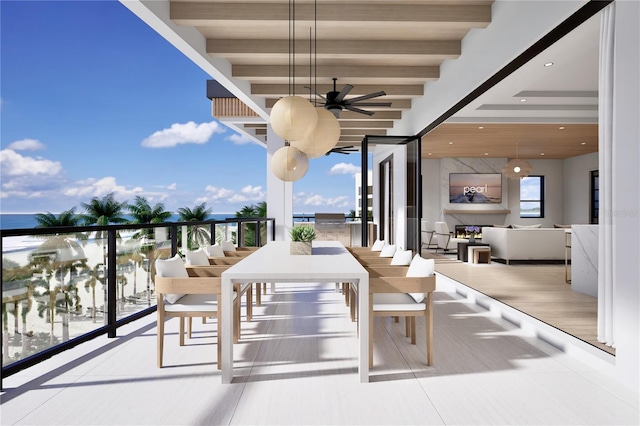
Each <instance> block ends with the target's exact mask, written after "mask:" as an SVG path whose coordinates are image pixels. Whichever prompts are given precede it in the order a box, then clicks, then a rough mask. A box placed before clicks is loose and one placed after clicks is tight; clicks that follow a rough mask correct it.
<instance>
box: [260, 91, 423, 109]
mask: <svg viewBox="0 0 640 426" xmlns="http://www.w3.org/2000/svg"><path fill="white" fill-rule="evenodd" d="M308 92H309V91H308V90H307V93H308ZM278 99H279V98H267V100H266V103H265V104H266V107H267V108H273V104H275V103H276V102H277V101H278ZM378 99H379V101H380V102H391V106H390V107H367V108H366V109H367V110H369V111H387V112H388V111H398V110H403V109H410V108H411V99H389V98H387V97H386V96H382V97H380V98H378ZM371 102H374V100H373V99H372V100H371ZM376 102H377V101H376ZM353 114H356V113H353Z"/></svg>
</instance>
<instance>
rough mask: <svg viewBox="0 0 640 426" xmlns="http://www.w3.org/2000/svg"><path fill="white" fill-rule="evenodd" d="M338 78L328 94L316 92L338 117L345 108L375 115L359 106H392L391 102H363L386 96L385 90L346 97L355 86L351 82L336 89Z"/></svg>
mask: <svg viewBox="0 0 640 426" xmlns="http://www.w3.org/2000/svg"><path fill="white" fill-rule="evenodd" d="M337 80H338V79H337V78H336V77H334V78H333V90H332V91H331V92H328V93H327V96H326V97H325V96H322V95H321V94H319V93H316V95H318V96H319V97H320V98H322V99H323V100H324V104H321V105H323V106H324V108H325V109H327V110H329V111H331V112H332V113H333V115H335V116H336V118H339V115H340V111H342V110H343V109H347V110H349V111H353V112H358V113H360V114H366V115H373V112H372V111H366V110H364V109H361V108H358V107H378V106H382V107H390V106H391V102H364V103H363V102H362V101H366V100H368V99H371V98H377V97H379V96H385V95H386V93H385V92H384V91H382V90H381V91H379V92H375V93H369V94H368V95H362V96H358V97H356V98H350V99H345V96H347V95H348V94H349V92H350V91H351V89H353V86H352V85H350V84H345V86H344V87H343V88H342V90H341V91H339V92H338V90H337V89H336V81H337ZM305 88H306V89H309V90H312V89H311V87H309V86H305Z"/></svg>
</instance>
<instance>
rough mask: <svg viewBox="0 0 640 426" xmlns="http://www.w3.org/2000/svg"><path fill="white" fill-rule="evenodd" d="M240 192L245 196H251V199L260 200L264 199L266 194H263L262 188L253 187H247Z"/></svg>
mask: <svg viewBox="0 0 640 426" xmlns="http://www.w3.org/2000/svg"><path fill="white" fill-rule="evenodd" d="M240 192H242V193H243V194H245V195H247V196H249V197H259V198H264V197H265V195H266V194H265V193H264V192H262V187H261V186H253V185H247V186H245V187H244V188H242V189H241V190H240Z"/></svg>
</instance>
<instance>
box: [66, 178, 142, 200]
mask: <svg viewBox="0 0 640 426" xmlns="http://www.w3.org/2000/svg"><path fill="white" fill-rule="evenodd" d="M111 192H113V193H114V196H115V198H116V200H121V201H126V200H128V199H132V198H134V197H135V196H136V195H140V194H142V193H143V189H142V188H141V187H139V186H136V187H134V188H131V189H127V188H126V187H124V186H122V185H118V184H117V183H116V178H114V177H111V176H107V177H103V178H101V179H92V178H91V179H87V180H84V181H79V182H77V183H76V186H72V187H68V188H67V189H65V190H64V195H66V196H69V197H77V198H81V199H90V198H93V197H98V198H100V197H104V196H105V195H107V194H109V193H111Z"/></svg>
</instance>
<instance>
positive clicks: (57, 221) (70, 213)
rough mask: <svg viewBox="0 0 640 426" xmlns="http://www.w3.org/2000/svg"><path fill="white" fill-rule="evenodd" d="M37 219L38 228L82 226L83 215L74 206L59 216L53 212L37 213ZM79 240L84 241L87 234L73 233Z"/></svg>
mask: <svg viewBox="0 0 640 426" xmlns="http://www.w3.org/2000/svg"><path fill="white" fill-rule="evenodd" d="M36 221H37V222H38V224H37V225H36V228H52V227H56V226H80V224H81V222H82V217H81V216H79V215H77V214H76V208H75V207H72V208H70V209H69V210H65V211H63V212H62V213H60V214H59V215H58V216H56V215H54V214H53V213H50V212H47V213H37V214H36ZM69 235H74V236H75V238H77V239H78V240H81V241H84V240H86V239H87V236H86V235H85V234H84V233H82V232H75V233H73V234H69Z"/></svg>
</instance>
